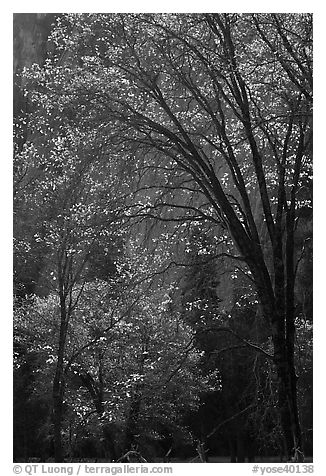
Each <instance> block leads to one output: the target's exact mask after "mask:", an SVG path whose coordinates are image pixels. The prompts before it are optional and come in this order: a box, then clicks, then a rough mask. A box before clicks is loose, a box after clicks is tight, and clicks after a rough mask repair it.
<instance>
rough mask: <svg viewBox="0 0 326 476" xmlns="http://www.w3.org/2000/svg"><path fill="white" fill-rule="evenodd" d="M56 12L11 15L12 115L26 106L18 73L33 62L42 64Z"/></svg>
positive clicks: (47, 51) (46, 52) (47, 49)
mask: <svg viewBox="0 0 326 476" xmlns="http://www.w3.org/2000/svg"><path fill="white" fill-rule="evenodd" d="M56 16H57V14H55V13H14V15H13V22H14V24H13V39H14V44H13V74H14V82H13V83H14V115H17V114H19V112H20V111H21V110H22V109H23V110H24V109H25V108H26V104H25V102H24V98H23V96H22V94H21V92H20V89H21V86H22V79H21V77H20V76H19V73H20V72H21V71H22V69H23V68H24V67H27V68H28V67H30V66H31V65H32V64H34V63H38V64H43V63H44V61H45V59H46V57H47V55H48V53H49V48H50V46H49V42H48V36H49V34H50V31H51V25H52V24H53V22H54V20H55V18H56Z"/></svg>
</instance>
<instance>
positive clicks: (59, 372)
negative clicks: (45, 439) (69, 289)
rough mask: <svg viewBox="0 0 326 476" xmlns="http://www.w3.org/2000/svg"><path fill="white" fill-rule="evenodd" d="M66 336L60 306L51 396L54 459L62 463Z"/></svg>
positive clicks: (64, 322)
mask: <svg viewBox="0 0 326 476" xmlns="http://www.w3.org/2000/svg"><path fill="white" fill-rule="evenodd" d="M66 336H67V320H66V312H65V310H64V309H63V308H62V307H61V324H60V336H59V347H58V360H57V366H56V371H55V375H54V379H53V387H52V397H53V445H54V460H55V462H56V463H62V462H63V459H64V455H63V445H62V420H63V400H64V392H65V380H64V352H65V344H66Z"/></svg>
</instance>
